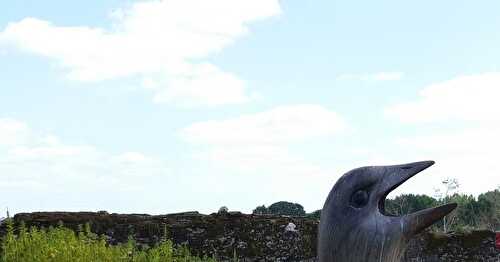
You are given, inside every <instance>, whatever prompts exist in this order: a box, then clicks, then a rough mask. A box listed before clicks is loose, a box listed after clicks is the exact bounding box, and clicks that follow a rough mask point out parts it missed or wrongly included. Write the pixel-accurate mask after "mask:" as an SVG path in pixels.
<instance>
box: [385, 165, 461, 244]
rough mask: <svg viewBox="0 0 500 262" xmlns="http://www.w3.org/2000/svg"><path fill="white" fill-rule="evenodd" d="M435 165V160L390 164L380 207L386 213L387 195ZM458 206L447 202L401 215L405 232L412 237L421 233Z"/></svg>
mask: <svg viewBox="0 0 500 262" xmlns="http://www.w3.org/2000/svg"><path fill="white" fill-rule="evenodd" d="M432 165H434V161H422V162H415V163H409V164H404V165H396V166H388V167H386V168H387V169H388V170H386V172H385V174H386V175H385V176H384V178H383V181H382V183H381V187H380V189H379V190H378V191H379V194H380V196H379V209H380V212H381V213H382V214H383V215H386V216H388V214H387V213H385V209H384V208H385V207H384V202H385V198H386V197H387V195H388V194H389V193H390V192H391V191H393V190H394V189H396V188H397V187H398V186H400V185H401V184H403V183H404V182H406V181H407V180H408V179H410V178H411V177H413V176H414V175H416V174H418V173H420V172H421V171H423V170H425V169H427V168H428V167H430V166H432ZM456 207H457V204H455V203H453V204H447V205H443V206H439V207H435V208H428V209H424V210H421V211H418V212H415V213H412V214H408V215H405V216H403V217H401V226H402V231H403V234H404V235H405V236H406V237H411V236H413V235H415V234H418V233H420V232H421V231H422V230H424V229H425V228H427V227H429V226H430V225H432V224H433V223H435V222H436V221H438V220H439V219H441V218H443V217H444V216H446V215H447V214H449V213H450V212H451V211H453V210H454V209H455V208H456Z"/></svg>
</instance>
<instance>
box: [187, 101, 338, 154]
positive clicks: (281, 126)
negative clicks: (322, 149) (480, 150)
mask: <svg viewBox="0 0 500 262" xmlns="http://www.w3.org/2000/svg"><path fill="white" fill-rule="evenodd" d="M346 127H347V125H346V123H345V122H344V120H343V119H342V118H341V117H340V116H339V115H338V114H337V113H335V112H333V111H330V110H328V109H326V108H324V107H322V106H319V105H307V104H305V105H293V106H281V107H276V108H273V109H272V110H269V111H265V112H259V113H255V114H249V115H243V116H240V117H238V118H233V119H228V120H220V121H217V120H214V121H206V122H200V123H195V124H192V125H191V126H189V127H186V128H184V129H183V130H182V136H183V137H184V138H185V139H186V140H187V141H189V142H191V143H198V144H206V145H212V146H240V145H243V146H248V145H253V146H256V145H264V146H265V145H275V144H283V143H285V144H286V143H289V142H296V141H302V140H305V139H309V138H316V137H328V136H332V135H335V134H337V133H339V132H341V131H343V130H345V129H346Z"/></svg>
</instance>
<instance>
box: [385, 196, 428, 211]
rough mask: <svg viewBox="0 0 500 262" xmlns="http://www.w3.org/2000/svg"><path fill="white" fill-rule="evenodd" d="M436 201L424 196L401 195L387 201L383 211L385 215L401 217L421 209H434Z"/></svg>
mask: <svg viewBox="0 0 500 262" xmlns="http://www.w3.org/2000/svg"><path fill="white" fill-rule="evenodd" d="M436 205H437V200H436V199H434V198H432V197H429V196H426V195H414V194H403V195H399V196H397V197H395V198H394V199H387V200H386V202H385V210H386V212H387V213H389V214H392V215H396V216H401V215H405V214H409V213H413V212H416V211H419V210H422V209H426V208H430V207H434V206H436Z"/></svg>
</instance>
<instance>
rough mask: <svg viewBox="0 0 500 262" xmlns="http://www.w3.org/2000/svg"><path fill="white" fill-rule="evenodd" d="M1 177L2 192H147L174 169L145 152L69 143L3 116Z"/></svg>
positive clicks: (0, 129)
mask: <svg viewBox="0 0 500 262" xmlns="http://www.w3.org/2000/svg"><path fill="white" fill-rule="evenodd" d="M0 174H1V176H0V188H1V189H2V191H16V192H23V191H25V190H28V191H40V192H46V193H48V194H49V193H50V194H51V193H54V194H56V193H57V192H59V191H63V192H66V193H69V192H72V193H75V192H87V193H88V192H94V191H101V190H103V189H108V188H113V191H129V190H133V191H134V190H141V189H142V188H141V187H142V185H143V184H144V183H143V182H144V181H147V179H148V178H154V177H165V176H169V175H170V170H169V168H168V167H167V166H166V164H165V162H164V161H162V160H160V159H158V158H155V157H152V156H147V155H145V154H142V153H140V152H123V153H108V152H105V151H102V150H99V149H98V148H96V147H94V146H91V145H71V144H66V143H63V142H62V141H60V139H59V138H57V137H56V136H54V135H51V134H39V133H38V132H36V131H34V130H32V129H31V128H30V127H29V126H28V125H27V124H26V123H24V122H22V121H19V120H15V119H8V118H0ZM14 182H15V183H14ZM14 197H15V196H14ZM6 198H7V199H8V198H9V197H7V196H4V197H3V200H4V201H5V199H6Z"/></svg>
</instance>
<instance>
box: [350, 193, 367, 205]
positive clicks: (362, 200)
mask: <svg viewBox="0 0 500 262" xmlns="http://www.w3.org/2000/svg"><path fill="white" fill-rule="evenodd" d="M366 204H368V193H367V192H366V191H365V190H358V191H356V192H355V193H354V194H353V195H352V197H351V205H352V206H353V207H356V208H360V207H364V206H365V205H366Z"/></svg>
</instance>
